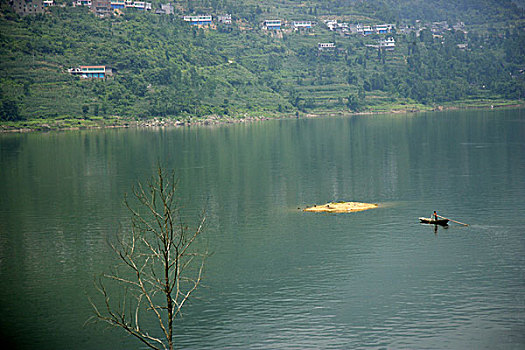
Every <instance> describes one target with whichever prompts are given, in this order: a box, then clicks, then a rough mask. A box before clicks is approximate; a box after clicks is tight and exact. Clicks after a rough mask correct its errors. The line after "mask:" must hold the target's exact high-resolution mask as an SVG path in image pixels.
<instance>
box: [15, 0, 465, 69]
mask: <svg viewBox="0 0 525 350" xmlns="http://www.w3.org/2000/svg"><path fill="white" fill-rule="evenodd" d="M10 4H11V6H12V7H13V9H14V10H15V11H16V12H17V13H18V14H19V15H21V16H25V15H31V14H38V13H45V11H46V9H47V8H49V7H52V6H55V3H54V0H12V1H11V3H10ZM62 6H63V5H62ZM71 6H85V7H88V8H90V10H91V12H93V13H94V14H95V15H96V16H99V17H102V18H104V17H108V16H111V15H117V16H118V15H121V14H123V12H122V11H123V10H136V11H154V13H155V14H158V15H175V14H176V10H175V7H174V5H173V3H171V2H169V3H167V4H163V3H160V4H158V6H159V7H157V8H155V9H153V7H152V3H150V2H145V1H133V0H75V1H73V2H72V3H71ZM180 18H181V19H182V20H183V21H185V22H187V23H189V24H190V25H192V26H198V27H202V28H210V29H216V28H217V25H226V26H228V25H232V24H233V23H234V20H233V19H232V15H231V14H214V15H210V14H204V15H202V14H201V15H199V14H192V15H188V14H181V15H180ZM321 23H322V28H323V29H324V30H328V31H331V32H334V33H337V34H338V35H340V36H351V35H361V36H371V35H388V36H385V37H382V38H379V39H377V40H376V43H375V44H367V45H366V46H367V47H369V48H374V49H378V50H380V51H381V50H384V51H393V50H394V49H395V46H396V44H395V42H396V41H395V39H394V37H393V36H390V35H394V34H410V33H415V34H416V36H419V34H420V32H421V31H422V30H424V29H427V28H428V29H430V30H431V32H432V34H433V36H434V37H439V38H442V37H443V36H442V35H443V33H444V32H446V31H461V32H463V33H465V34H467V31H466V30H465V24H464V23H463V22H459V23H457V24H454V25H449V24H448V23H447V22H446V21H441V22H433V23H426V24H424V23H422V22H421V21H416V25H408V24H403V25H400V26H399V28H396V24H392V23H383V24H363V23H348V22H340V21H339V20H338V19H323V20H322V21H321ZM316 27H319V23H318V22H317V21H312V20H288V19H266V20H264V21H262V23H260V29H262V30H266V31H268V32H272V33H278V32H283V33H290V32H292V31H294V32H302V33H308V32H311V31H313V30H315V28H316ZM457 45H458V47H460V48H462V49H465V48H466V47H467V44H463V43H460V44H457ZM317 49H318V51H319V52H320V53H326V52H330V51H334V50H336V49H337V46H336V44H335V43H334V42H319V43H318V44H317ZM68 72H69V73H70V74H72V75H78V76H80V77H82V78H107V77H108V76H111V75H112V73H113V72H112V69H111V68H110V67H106V66H104V65H100V66H80V67H74V68H70V69H68Z"/></svg>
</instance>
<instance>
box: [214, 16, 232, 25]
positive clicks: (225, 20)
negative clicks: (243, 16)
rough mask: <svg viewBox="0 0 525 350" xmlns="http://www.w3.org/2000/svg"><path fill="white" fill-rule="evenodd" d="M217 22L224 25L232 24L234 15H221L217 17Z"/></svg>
mask: <svg viewBox="0 0 525 350" xmlns="http://www.w3.org/2000/svg"><path fill="white" fill-rule="evenodd" d="M217 21H218V22H219V23H223V24H232V15H230V14H227V15H219V16H217Z"/></svg>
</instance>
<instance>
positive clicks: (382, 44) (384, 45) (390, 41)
mask: <svg viewBox="0 0 525 350" xmlns="http://www.w3.org/2000/svg"><path fill="white" fill-rule="evenodd" d="M379 48H380V49H384V50H386V51H392V50H394V49H395V48H396V41H395V40H394V38H393V37H388V38H386V39H382V40H379Z"/></svg>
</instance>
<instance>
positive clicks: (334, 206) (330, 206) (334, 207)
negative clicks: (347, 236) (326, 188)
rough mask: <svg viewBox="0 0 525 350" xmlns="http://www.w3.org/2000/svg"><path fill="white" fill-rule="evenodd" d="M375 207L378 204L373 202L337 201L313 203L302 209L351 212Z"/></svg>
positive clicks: (317, 211)
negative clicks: (321, 203)
mask: <svg viewBox="0 0 525 350" xmlns="http://www.w3.org/2000/svg"><path fill="white" fill-rule="evenodd" d="M377 207H378V205H377V204H373V203H360V202H337V203H327V204H324V205H314V206H313V207H308V208H306V209H304V211H311V212H316V213H353V212H356V211H363V210H368V209H374V208H377Z"/></svg>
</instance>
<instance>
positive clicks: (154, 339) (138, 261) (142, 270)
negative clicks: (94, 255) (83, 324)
mask: <svg viewBox="0 0 525 350" xmlns="http://www.w3.org/2000/svg"><path fill="white" fill-rule="evenodd" d="M176 189H177V183H176V182H175V177H174V175H173V173H171V174H170V176H167V174H165V172H164V171H163V169H162V168H161V167H160V166H159V167H158V170H157V174H156V176H154V177H152V179H151V180H150V181H149V182H148V183H147V185H146V186H143V185H142V184H141V183H140V182H139V183H138V185H137V187H135V188H133V197H134V198H135V199H136V200H137V202H138V203H137V204H138V205H137V207H138V208H136V207H133V206H132V205H131V204H130V202H129V201H128V198H127V196H126V197H125V201H124V203H125V205H126V207H127V208H128V209H129V211H130V213H131V227H130V228H129V229H128V230H120V232H119V235H118V238H117V240H116V242H115V243H113V244H111V246H112V248H113V250H114V252H115V253H116V254H117V257H118V261H119V264H118V266H117V268H116V269H115V271H114V272H112V273H109V274H103V275H102V276H101V277H100V278H99V279H98V281H97V283H96V286H97V290H98V291H99V292H100V293H101V295H102V296H103V299H104V301H100V302H99V307H97V305H96V303H95V302H93V301H92V300H91V304H92V306H93V309H94V311H95V316H94V319H95V320H100V321H104V322H107V323H109V324H110V325H112V326H115V327H118V328H122V329H123V330H125V331H126V332H127V333H128V334H130V335H132V336H134V337H136V338H137V339H138V340H140V341H141V342H142V343H144V344H146V345H147V346H148V347H149V348H151V349H170V350H171V349H173V346H174V335H173V328H174V321H175V319H176V317H177V316H182V313H181V312H182V307H183V306H184V304H185V303H186V302H187V301H188V299H189V297H190V295H191V294H192V293H193V292H194V291H195V290H196V288H197V287H198V286H199V284H200V282H201V278H202V273H203V269H204V262H205V260H206V257H207V256H208V251H207V250H206V249H203V248H201V251H199V250H197V249H195V247H194V246H197V245H198V244H195V243H196V242H197V240H198V239H199V237H200V235H201V232H202V230H203V228H204V223H205V216H204V215H202V217H201V219H199V221H198V224H197V225H196V227H195V228H194V229H192V230H190V228H189V227H188V226H187V225H186V224H184V222H183V218H182V216H181V213H180V211H179V209H180V206H178V204H177V196H176ZM109 284H111V285H112V286H113V287H115V285H113V284H116V287H117V288H112V289H110V288H109ZM115 295H117V296H118V297H117V298H116V299H117V301H115V300H114V298H112V297H114V296H115ZM151 320H153V322H155V323H157V324H158V327H159V328H160V332H159V328H156V327H155V330H156V333H157V334H159V335H158V336H154V335H152V333H151V329H146V328H143V327H145V324H146V322H149V323H148V324H149V325H151V324H154V323H152V322H151Z"/></svg>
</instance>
